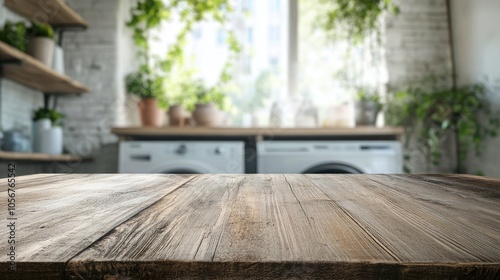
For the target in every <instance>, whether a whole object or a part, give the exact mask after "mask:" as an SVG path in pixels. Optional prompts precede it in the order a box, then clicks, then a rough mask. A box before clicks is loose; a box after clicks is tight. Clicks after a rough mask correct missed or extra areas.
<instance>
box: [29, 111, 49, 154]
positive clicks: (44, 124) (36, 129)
mask: <svg viewBox="0 0 500 280" xmlns="http://www.w3.org/2000/svg"><path fill="white" fill-rule="evenodd" d="M51 127H52V122H51V121H50V120H49V119H41V120H38V121H36V122H34V123H33V130H32V131H33V137H32V140H33V143H32V145H33V152H35V153H39V152H40V139H39V136H38V134H39V133H40V131H41V130H47V129H50V128H51Z"/></svg>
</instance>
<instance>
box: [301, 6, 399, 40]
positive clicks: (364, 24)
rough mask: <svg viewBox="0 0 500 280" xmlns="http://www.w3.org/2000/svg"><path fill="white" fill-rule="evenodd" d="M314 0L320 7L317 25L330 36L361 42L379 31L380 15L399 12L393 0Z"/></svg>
mask: <svg viewBox="0 0 500 280" xmlns="http://www.w3.org/2000/svg"><path fill="white" fill-rule="evenodd" d="M307 1H310V0H307ZM315 1H317V2H318V5H317V6H318V7H321V11H320V14H319V15H318V17H317V18H318V21H317V25H318V26H319V27H321V28H322V29H324V30H326V31H327V32H329V33H330V35H331V36H335V37H339V36H340V37H343V38H352V39H353V41H354V42H361V41H362V40H363V39H364V38H365V37H367V36H368V35H370V34H372V33H374V32H377V33H379V32H380V24H381V21H380V17H381V16H382V15H384V13H387V12H390V13H393V14H398V13H399V7H398V6H397V5H396V4H395V0H368V1H367V0H315Z"/></svg>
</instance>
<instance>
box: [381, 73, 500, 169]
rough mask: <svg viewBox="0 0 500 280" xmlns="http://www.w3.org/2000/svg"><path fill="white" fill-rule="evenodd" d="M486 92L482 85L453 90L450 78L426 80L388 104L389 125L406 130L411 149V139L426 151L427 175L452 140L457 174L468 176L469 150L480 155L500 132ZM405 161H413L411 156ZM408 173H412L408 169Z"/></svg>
mask: <svg viewBox="0 0 500 280" xmlns="http://www.w3.org/2000/svg"><path fill="white" fill-rule="evenodd" d="M486 92H487V90H486V88H485V87H484V86H483V85H481V84H474V85H466V86H462V87H453V86H450V83H449V79H448V78H446V76H433V77H430V78H426V79H424V80H423V81H421V82H419V83H417V84H416V85H414V86H411V87H409V88H408V89H407V90H405V91H401V92H398V93H395V94H394V95H393V97H392V98H391V99H390V102H389V103H388V105H389V106H388V111H387V121H388V123H390V124H393V125H403V126H404V127H405V129H406V139H407V142H406V145H407V146H408V145H409V143H410V142H409V140H410V139H415V140H416V144H417V145H418V146H419V147H423V148H424V149H423V150H424V154H425V158H426V160H427V172H429V166H430V164H433V165H436V166H437V165H439V164H440V162H441V157H442V154H443V148H444V147H443V145H442V144H443V140H444V139H452V140H453V141H454V142H455V150H454V157H455V159H456V164H455V170H454V172H456V173H465V172H466V171H467V170H466V166H465V165H464V162H465V160H466V157H467V156H468V154H469V149H470V148H471V147H472V148H474V149H475V152H476V155H480V154H481V147H482V143H483V141H484V140H485V139H486V138H487V137H496V136H497V133H498V129H499V128H500V118H499V115H498V114H495V113H493V112H492V111H491V108H490V104H489V102H488V100H487V98H486ZM405 159H406V160H410V159H411V158H410V156H409V155H407V156H406V157H405ZM406 171H407V172H410V171H411V170H410V169H409V168H408V167H406Z"/></svg>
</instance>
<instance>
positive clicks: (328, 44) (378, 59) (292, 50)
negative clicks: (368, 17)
mask: <svg viewBox="0 0 500 280" xmlns="http://www.w3.org/2000/svg"><path fill="white" fill-rule="evenodd" d="M235 3H236V7H235V13H234V15H233V18H232V19H231V20H229V21H228V23H227V25H226V26H225V27H221V26H220V25H219V24H218V23H215V22H202V23H200V24H198V25H197V26H196V27H195V29H194V34H193V36H192V38H193V40H192V41H190V42H188V43H187V47H186V49H185V50H184V51H185V55H186V57H188V58H190V60H189V61H190V66H192V67H193V68H195V69H196V71H194V72H195V73H196V77H197V78H201V79H203V80H205V81H206V82H207V83H208V84H209V85H210V84H214V83H216V82H217V80H218V78H219V75H220V72H221V71H222V69H223V67H224V65H225V63H226V61H227V59H228V57H229V54H230V53H229V51H228V49H227V43H226V41H227V34H228V33H227V32H226V31H227V29H231V30H233V31H234V32H235V34H236V36H237V38H238V40H239V42H240V44H241V45H242V52H241V54H240V55H239V58H238V60H237V61H235V62H234V63H233V64H234V69H233V70H232V72H231V73H232V74H233V78H234V86H233V87H232V89H231V92H229V99H230V100H231V102H232V104H233V105H234V108H233V109H232V110H231V114H232V119H233V120H234V121H233V123H234V125H239V124H241V123H242V120H243V119H244V115H245V114H246V115H248V114H254V115H255V114H256V115H257V117H258V118H259V124H260V125H267V124H268V122H269V115H270V108H271V106H272V104H273V103H274V102H276V101H280V102H281V101H283V100H287V99H295V100H305V99H309V100H311V101H312V102H313V103H314V104H315V105H316V106H317V107H318V109H319V111H320V113H321V112H323V113H324V112H326V111H327V110H328V108H329V107H331V106H335V105H340V104H342V103H343V102H345V101H349V100H352V96H353V93H354V89H355V87H356V86H360V85H366V84H368V85H372V86H373V87H377V86H380V85H381V84H383V83H384V81H385V80H384V75H383V73H384V71H382V70H383V67H382V66H383V61H382V57H383V55H382V53H381V50H380V48H378V47H376V46H377V44H376V42H375V41H376V40H375V38H370V39H369V40H367V44H365V45H363V46H355V47H353V46H351V45H350V44H349V42H346V41H333V40H332V39H331V38H327V36H326V34H325V33H324V32H322V31H321V30H317V29H315V28H314V20H315V19H316V18H317V11H318V6H317V1H308V0H300V1H299V0H239V1H235ZM165 29H166V30H168V31H165V33H164V34H163V35H162V36H160V37H161V38H169V37H172V36H174V35H172V33H173V32H172V30H175V24H172V26H169V28H165ZM173 34H175V32H174V33H173ZM155 44H157V45H156V47H158V48H163V49H164V46H165V44H166V40H163V41H160V42H157V43H155ZM381 73H382V74H381ZM299 104H300V102H299ZM246 117H248V116H246ZM320 118H321V116H320Z"/></svg>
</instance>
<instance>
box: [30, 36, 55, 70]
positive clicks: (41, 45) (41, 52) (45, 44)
mask: <svg viewBox="0 0 500 280" xmlns="http://www.w3.org/2000/svg"><path fill="white" fill-rule="evenodd" d="M55 46H56V44H55V43H54V40H52V39H50V38H46V37H35V38H33V39H31V40H30V45H29V49H28V54H29V55H31V56H32V57H34V58H36V59H38V60H40V61H41V62H42V63H43V64H45V65H47V66H48V67H51V68H52V63H53V61H54V49H55Z"/></svg>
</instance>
